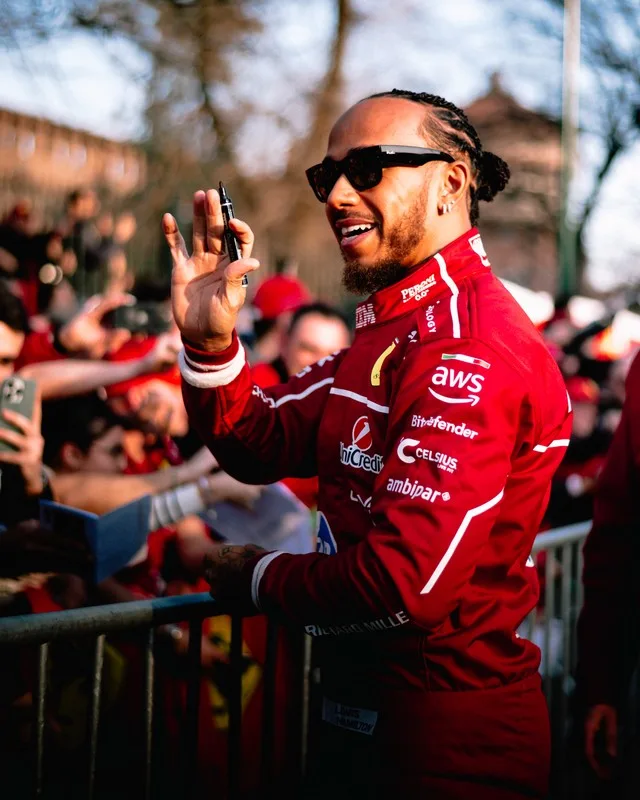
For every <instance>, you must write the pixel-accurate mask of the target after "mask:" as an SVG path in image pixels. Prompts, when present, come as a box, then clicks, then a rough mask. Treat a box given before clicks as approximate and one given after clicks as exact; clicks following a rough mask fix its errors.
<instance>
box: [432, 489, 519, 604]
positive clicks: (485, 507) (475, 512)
mask: <svg viewBox="0 0 640 800" xmlns="http://www.w3.org/2000/svg"><path fill="white" fill-rule="evenodd" d="M503 495H504V489H503V490H502V491H501V492H500V493H499V494H497V495H496V496H495V497H493V498H492V499H491V500H489V501H487V502H486V503H483V504H482V505H481V506H477V508H472V509H470V510H469V511H467V513H466V514H465V515H464V519H463V520H462V523H461V525H460V527H459V528H458V530H457V531H456V533H455V536H454V537H453V539H452V540H451V544H450V545H449V547H448V548H447V552H446V553H445V554H444V555H443V556H442V558H441V559H440V563H439V564H438V566H437V567H436V568H435V570H434V571H433V575H432V576H431V577H430V578H429V580H428V581H427V583H426V584H425V586H424V588H423V589H422V591H421V592H420V594H429V592H430V591H431V590H432V589H433V587H434V586H435V585H436V583H437V581H438V578H439V577H440V575H442V573H443V571H444V568H445V567H446V566H447V564H448V563H449V561H451V558H452V556H453V554H454V553H455V551H456V548H457V547H458V545H459V544H460V540H461V539H462V537H463V536H464V534H465V533H466V530H467V528H468V527H469V524H470V523H471V520H472V519H474V518H475V517H479V516H480V514H484V512H485V511H489V509H490V508H493V507H494V506H495V505H497V504H498V503H499V502H500V501H501V500H502V497H503Z"/></svg>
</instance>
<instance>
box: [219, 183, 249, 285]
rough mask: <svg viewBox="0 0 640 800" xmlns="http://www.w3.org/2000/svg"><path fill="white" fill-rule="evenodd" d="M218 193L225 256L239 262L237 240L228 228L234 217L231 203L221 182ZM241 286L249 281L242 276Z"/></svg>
mask: <svg viewBox="0 0 640 800" xmlns="http://www.w3.org/2000/svg"><path fill="white" fill-rule="evenodd" d="M218 193H219V194H220V208H221V209H222V218H223V219H224V244H225V247H226V249H227V255H228V256H229V261H239V260H240V259H241V258H242V255H241V253H240V247H239V246H238V240H237V239H236V235H235V233H234V232H233V231H232V230H231V228H230V227H229V222H230V221H231V220H232V219H233V217H234V211H233V203H232V202H231V198H230V197H229V195H228V194H227V190H226V189H225V188H224V184H223V183H222V181H220V184H219V187H218ZM242 285H243V286H248V285H249V280H248V278H247V276H246V275H243V276H242Z"/></svg>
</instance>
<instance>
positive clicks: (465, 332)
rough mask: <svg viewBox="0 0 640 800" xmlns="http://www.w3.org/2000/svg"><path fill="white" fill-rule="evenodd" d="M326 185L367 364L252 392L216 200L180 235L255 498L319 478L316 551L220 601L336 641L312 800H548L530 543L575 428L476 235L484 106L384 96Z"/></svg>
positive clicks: (187, 368) (218, 407)
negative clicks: (479, 114) (267, 488)
mask: <svg viewBox="0 0 640 800" xmlns="http://www.w3.org/2000/svg"><path fill="white" fill-rule="evenodd" d="M307 177H308V179H309V183H310V185H311V188H312V190H313V192H314V194H315V196H316V197H317V199H318V200H319V201H320V202H321V203H322V204H323V206H324V210H325V213H326V216H327V219H328V222H329V224H330V226H331V229H332V231H333V233H334V235H335V237H336V239H337V242H338V245H339V247H340V250H341V253H342V256H343V259H344V263H345V267H344V284H345V287H346V288H347V289H348V290H349V291H352V292H354V293H356V294H359V295H362V294H368V295H369V296H368V298H367V299H366V300H365V301H364V302H362V303H360V305H359V306H358V308H357V310H356V335H355V339H354V342H353V344H352V345H351V347H350V348H349V349H347V350H342V351H340V352H338V353H334V354H332V355H330V356H328V357H326V358H323V359H321V360H320V361H318V362H317V363H316V364H315V365H313V366H310V367H308V368H305V369H304V370H302V371H301V372H300V373H298V374H297V375H296V376H294V377H293V378H291V379H290V380H289V381H288V382H287V383H286V384H284V385H279V386H276V387H269V388H267V389H261V388H260V387H258V386H254V384H253V382H252V380H251V376H250V371H249V368H248V366H247V364H246V357H245V353H244V350H243V348H242V347H241V346H240V344H239V341H238V337H237V335H236V333H235V332H234V325H235V320H236V317H237V314H238V312H239V310H240V308H241V307H242V304H243V303H244V301H245V289H244V288H243V286H242V277H243V276H244V275H245V274H247V273H251V272H253V271H255V270H256V269H258V266H259V265H258V262H257V261H256V260H255V259H252V258H251V250H252V246H253V234H252V232H251V229H250V228H249V226H248V225H247V224H246V223H244V222H241V221H239V220H232V221H231V223H230V226H231V227H232V229H233V232H234V233H235V234H236V236H237V238H238V240H239V242H240V248H241V254H242V258H241V259H240V260H238V261H235V262H233V263H230V262H229V260H228V259H227V258H226V256H225V255H224V248H223V246H222V237H223V230H224V226H223V220H222V214H221V210H220V199H219V196H218V194H217V192H216V191H208V192H206V193H205V192H202V191H201V192H197V193H196V194H195V197H194V217H193V252H192V254H191V255H190V254H189V253H188V251H187V249H186V246H185V243H184V241H183V239H182V237H181V236H180V234H179V231H178V229H177V226H176V223H175V220H174V219H173V217H171V216H170V215H165V217H164V220H163V224H164V231H165V235H166V238H167V241H168V244H169V246H170V248H171V253H172V258H173V310H174V316H175V320H176V323H177V325H178V327H179V328H180V331H181V334H182V339H183V343H184V350H183V352H182V353H181V355H180V368H181V372H182V377H183V393H184V397H185V402H186V406H187V410H188V412H189V415H190V419H191V421H192V423H193V424H194V426H195V427H196V428H197V429H198V431H199V432H200V434H201V436H202V437H203V439H204V441H205V442H206V443H207V444H208V445H209V447H210V448H211V449H212V451H213V452H214V454H215V456H216V457H217V459H218V460H219V462H220V464H221V465H222V466H223V468H224V469H226V470H227V471H228V472H229V473H230V474H232V475H234V476H235V477H238V478H241V479H242V480H244V481H246V482H256V483H257V482H259V483H268V482H272V481H277V480H280V479H282V478H284V477H286V476H291V475H293V476H300V477H306V476H310V475H314V474H317V475H318V477H319V487H320V489H319V502H318V509H319V510H318V532H317V550H318V552H317V553H311V554H307V555H288V554H286V553H280V552H277V551H276V552H269V553H266V552H264V551H260V550H259V548H257V547H255V546H247V547H230V546H228V545H222V546H221V547H220V548H219V549H218V550H217V551H216V552H214V553H213V554H212V555H211V556H210V558H209V559H208V561H207V563H206V565H205V574H206V576H207V578H208V580H209V582H210V585H211V592H212V594H213V596H214V597H215V598H216V599H220V600H221V601H224V602H225V603H229V604H230V605H231V604H235V606H236V608H238V609H239V610H248V611H249V610H251V611H254V612H255V610H256V609H258V610H261V611H264V612H274V613H277V614H278V615H279V616H284V617H285V618H287V619H289V620H291V621H292V622H294V623H297V624H299V625H302V626H303V627H304V630H305V631H306V632H307V633H308V634H309V635H310V636H312V637H314V639H315V645H316V647H317V654H318V659H319V662H320V672H321V679H322V683H321V688H322V695H323V697H322V702H321V703H320V708H319V711H318V715H319V719H316V720H315V725H314V726H313V732H314V736H313V740H312V743H311V746H310V749H309V755H310V765H309V785H308V787H307V789H306V790H305V792H306V793H305V794H304V795H302V796H304V797H333V798H352V797H353V798H355V797H368V798H373V797H387V796H389V794H390V793H391V792H393V793H394V794H395V795H397V796H398V797H402V798H405V799H406V798H409V799H411V800H413V798H423V797H427V796H428V797H437V798H439V800H443V798H470V797H472V798H474V800H483V799H485V798H486V799H487V800H488V799H489V798H491V800H516V799H520V798H525V797H528V798H531V797H539V798H542V797H545V796H546V792H547V777H548V771H549V725H548V714H547V709H546V704H545V700H544V696H543V694H542V690H541V685H540V676H539V674H538V666H539V662H540V653H539V650H538V648H537V647H536V646H535V645H534V644H533V643H531V642H529V641H527V640H525V639H523V638H520V637H519V636H518V634H517V633H516V631H517V628H518V626H519V625H520V623H521V622H522V620H523V619H524V618H525V616H526V615H527V614H528V613H529V612H530V611H531V610H532V609H533V608H534V607H535V604H536V599H537V595H538V581H537V575H536V570H535V566H534V562H533V559H532V558H531V557H530V551H531V547H532V544H533V541H534V538H535V536H536V533H537V531H538V526H539V524H540V521H541V519H542V515H543V513H544V509H545V506H546V502H547V499H548V496H549V488H550V483H551V477H552V475H553V473H554V471H555V469H556V468H557V466H558V464H559V463H560V461H561V459H562V455H563V453H564V450H565V448H566V446H567V444H568V440H569V435H570V431H571V411H570V406H569V403H568V399H567V394H566V390H565V388H564V383H563V380H562V376H561V375H560V372H559V370H558V368H557V366H556V364H555V363H554V361H553V359H552V357H551V356H550V354H549V353H548V351H547V349H546V347H545V345H544V343H543V341H542V339H541V338H540V336H539V334H538V332H537V331H536V330H535V328H534V327H533V325H532V324H531V322H530V321H529V319H528V318H527V317H526V316H525V314H524V312H523V311H522V310H521V309H520V307H519V306H518V305H517V304H516V302H515V300H513V298H512V297H511V295H510V294H509V293H508V292H507V291H506V290H505V289H504V287H503V286H502V285H501V283H500V282H499V281H498V279H497V278H496V277H494V276H493V275H492V273H491V269H490V264H489V260H488V257H487V254H486V253H485V250H484V247H483V245H482V240H481V238H480V234H479V232H478V230H477V229H476V227H475V225H476V222H477V219H478V204H479V201H480V200H485V201H486V200H491V199H493V197H494V196H495V194H496V193H497V192H499V191H501V190H502V189H503V188H504V186H505V185H506V183H507V180H508V177H509V171H508V167H507V165H506V164H505V163H504V162H503V161H502V160H501V159H500V158H499V157H497V156H495V155H494V154H492V153H489V152H486V151H485V150H484V149H483V147H482V143H481V142H480V139H479V138H478V134H477V132H476V131H475V129H474V128H473V126H472V125H471V123H470V122H469V120H468V119H467V118H466V116H465V114H464V113H463V112H462V111H461V110H460V109H459V108H457V107H456V106H455V105H453V104H452V103H450V102H448V101H446V100H444V99H443V98H441V97H438V96H436V95H429V94H424V93H414V92H408V91H401V90H394V91H392V92H386V93H383V94H381V95H375V96H373V97H369V98H366V99H365V100H363V101H361V102H359V103H357V104H356V105H355V106H353V107H352V108H350V109H349V110H348V111H347V112H346V113H345V114H344V115H343V116H342V117H340V119H339V120H338V121H337V122H336V124H335V125H334V127H333V129H332V131H331V134H330V136H329V142H328V149H327V153H326V156H325V157H324V159H323V160H322V161H321V162H320V163H319V164H317V165H316V166H314V167H311V168H310V169H309V170H307Z"/></svg>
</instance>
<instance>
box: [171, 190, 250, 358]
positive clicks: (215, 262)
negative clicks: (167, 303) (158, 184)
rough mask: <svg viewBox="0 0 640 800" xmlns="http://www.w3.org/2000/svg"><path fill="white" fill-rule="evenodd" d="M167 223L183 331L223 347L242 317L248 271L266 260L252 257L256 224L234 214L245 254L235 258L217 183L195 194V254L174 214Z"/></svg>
mask: <svg viewBox="0 0 640 800" xmlns="http://www.w3.org/2000/svg"><path fill="white" fill-rule="evenodd" d="M162 224H163V229H164V234H165V238H166V240H167V243H168V245H169V248H170V250H171V258H172V261H173V272H172V279H171V300H172V305H173V315H174V318H175V321H176V324H177V326H178V328H179V329H180V333H181V334H182V336H183V337H184V338H185V339H187V340H188V341H190V342H193V343H194V344H196V345H199V346H200V347H202V348H203V349H205V350H209V351H214V352H215V351H217V350H223V349H224V348H225V347H227V346H228V345H229V343H230V342H231V334H232V332H233V329H234V327H235V323H236V317H237V315H238V311H239V310H240V308H241V307H242V305H243V303H244V300H245V295H246V290H245V289H244V287H243V286H242V277H243V276H244V275H245V274H247V273H249V272H253V271H254V270H256V269H258V267H259V266H260V265H259V263H258V262H257V261H256V259H252V258H250V255H251V250H252V248H253V233H252V231H251V228H249V226H248V225H247V224H246V223H244V222H241V221H240V220H237V219H234V220H232V222H231V227H232V229H233V232H234V233H235V234H236V237H237V239H238V242H239V244H240V251H241V253H242V258H241V259H240V260H239V261H235V262H233V263H230V262H229V258H228V256H227V255H226V253H225V252H224V246H223V233H224V223H223V217H222V211H221V209H220V197H219V195H218V192H217V191H215V189H211V190H209V191H208V192H206V194H205V192H202V191H198V192H196V193H195V195H194V197H193V252H192V254H191V256H190V255H189V253H188V252H187V248H186V245H185V243H184V239H183V238H182V235H181V233H180V231H179V229H178V225H177V223H176V221H175V219H174V218H173V217H172V216H171V214H165V215H164V218H163V220H162Z"/></svg>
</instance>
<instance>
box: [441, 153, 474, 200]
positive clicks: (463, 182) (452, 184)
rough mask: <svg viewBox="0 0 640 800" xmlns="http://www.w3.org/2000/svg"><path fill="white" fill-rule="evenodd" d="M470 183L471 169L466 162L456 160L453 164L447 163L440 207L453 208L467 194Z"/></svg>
mask: <svg viewBox="0 0 640 800" xmlns="http://www.w3.org/2000/svg"><path fill="white" fill-rule="evenodd" d="M470 183H471V170H470V168H469V165H468V164H467V163H466V162H464V161H454V162H453V163H452V164H447V165H446V167H445V170H444V174H443V177H442V185H441V187H440V196H439V197H438V208H439V209H442V208H443V207H444V206H448V210H453V207H454V206H456V205H457V204H458V202H459V201H460V199H461V198H463V197H464V196H465V195H466V193H467V190H468V188H469V184H470Z"/></svg>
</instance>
